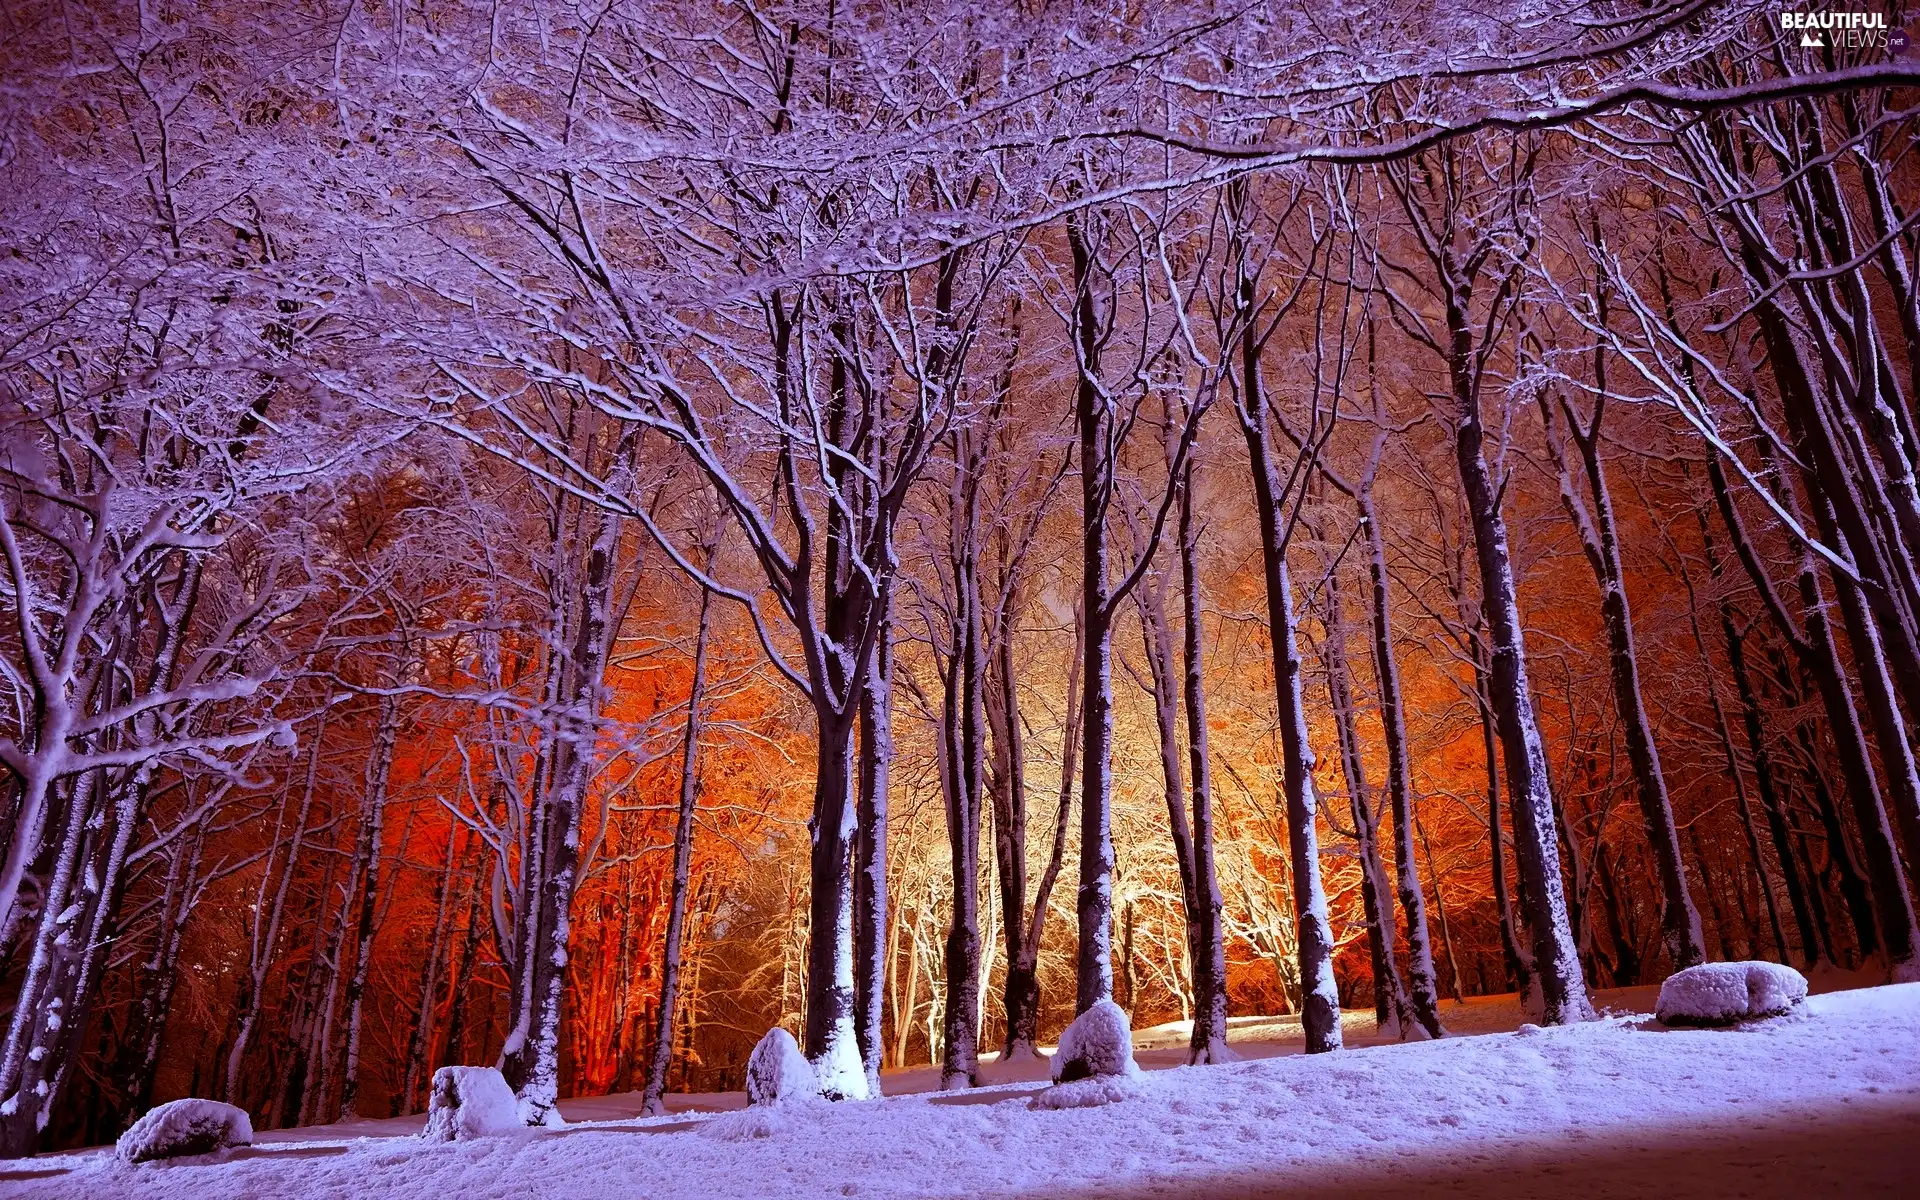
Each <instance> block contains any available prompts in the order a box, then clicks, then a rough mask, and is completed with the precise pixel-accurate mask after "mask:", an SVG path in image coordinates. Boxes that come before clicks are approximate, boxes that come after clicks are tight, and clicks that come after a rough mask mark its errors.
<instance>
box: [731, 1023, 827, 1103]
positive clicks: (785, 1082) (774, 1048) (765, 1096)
mask: <svg viewBox="0 0 1920 1200" xmlns="http://www.w3.org/2000/svg"><path fill="white" fill-rule="evenodd" d="M819 1098H820V1081H819V1079H817V1078H816V1077H815V1076H814V1073H813V1064H812V1063H809V1062H808V1061H807V1056H806V1055H804V1054H802V1053H800V1045H799V1043H797V1042H795V1041H794V1040H793V1035H792V1034H790V1033H788V1032H787V1031H786V1030H784V1029H781V1028H779V1027H778V1026H776V1027H774V1028H772V1029H769V1030H767V1035H766V1036H765V1037H763V1038H761V1039H760V1043H759V1045H757V1046H755V1047H754V1048H753V1054H752V1055H751V1056H749V1057H748V1059H747V1100H748V1101H749V1102H750V1103H753V1104H792V1103H795V1102H796V1101H801V1102H804V1101H807V1100H817V1099H819Z"/></svg>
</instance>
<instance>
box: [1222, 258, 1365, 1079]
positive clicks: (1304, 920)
mask: <svg viewBox="0 0 1920 1200" xmlns="http://www.w3.org/2000/svg"><path fill="white" fill-rule="evenodd" d="M1236 303H1237V305H1238V311H1239V313H1240V317H1239V326H1240V329H1241V333H1240V339H1239V349H1240V364H1239V365H1240V376H1241V395H1240V399H1239V405H1240V408H1239V414H1238V415H1239V417H1240V428H1241V432H1242V433H1244V434H1245V435H1246V439H1247V460H1248V464H1249V466H1250V467H1251V469H1252V472H1253V492H1254V505H1255V509H1256V512H1257V513H1258V515H1259V519H1260V559H1261V566H1262V569H1263V571H1264V574H1265V582H1266V593H1267V627H1268V632H1269V637H1270V640H1271V642H1272V644H1273V687H1274V703H1275V709H1276V716H1277V719H1278V721H1279V726H1280V747H1281V758H1282V761H1283V764H1284V773H1285V791H1286V817H1287V862H1288V866H1289V868H1290V870H1291V873H1292V876H1293V909H1294V930H1295V936H1296V938H1297V954H1298V958H1299V962H1300V991H1301V1000H1300V1005H1301V1013H1300V1024H1301V1028H1302V1030H1303V1031H1304V1033H1305V1035H1306V1048H1307V1053H1309V1054H1316V1053H1320V1052H1322V1051H1327V1050H1338V1049H1339V1048H1340V994H1339V991H1338V988H1337V987H1336V985H1335V982H1334V977H1333V927H1332V924H1331V922H1330V920H1329V918H1328V913H1327V896H1326V889H1325V887H1324V886H1323V884H1322V882H1321V877H1320V846H1319V834H1318V832H1317V831H1316V829H1315V827H1314V814H1315V811H1316V810H1317V809H1318V808H1319V804H1318V802H1317V801H1316V799H1315V797H1314V794H1313V751H1312V749H1311V748H1310V747H1309V746H1308V738H1307V714H1306V705H1305V703H1304V701H1303V699H1302V697H1301V672H1302V663H1301V661H1300V648H1299V642H1298V638H1297V637H1296V635H1295V623H1294V610H1293V582H1292V580H1291V578H1290V577H1289V576H1288V574H1287V537H1286V534H1285V533H1284V532H1283V531H1282V527H1281V512H1280V502H1281V497H1280V496H1279V494H1278V489H1277V486H1276V484H1277V479H1276V476H1275V469H1274V462H1273V455H1272V450H1271V446H1270V441H1269V435H1268V431H1267V422H1268V415H1267V401H1266V395H1265V391H1264V388H1263V385H1262V382H1261V379H1260V343H1259V341H1258V340H1257V334H1256V331H1255V328H1254V325H1255V321H1254V319H1253V316H1254V313H1255V311H1256V299H1255V290H1254V280H1253V276H1252V275H1251V274H1250V273H1249V272H1248V270H1247V268H1246V266H1245V265H1244V264H1243V265H1242V267H1241V268H1240V280H1239V288H1238V293H1237V296H1236Z"/></svg>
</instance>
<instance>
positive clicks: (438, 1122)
mask: <svg viewBox="0 0 1920 1200" xmlns="http://www.w3.org/2000/svg"><path fill="white" fill-rule="evenodd" d="M524 1128H526V1125H525V1123H524V1122H523V1121H522V1120H521V1119H520V1101H519V1100H518V1099H516V1098H515V1097H514V1094H513V1089H512V1088H510V1087H508V1086H507V1080H506V1076H504V1075H502V1074H500V1072H498V1071H496V1070H494V1069H493V1068H492V1067H441V1068H440V1069H439V1070H438V1071H435V1072H434V1073H433V1092H432V1094H431V1095H430V1096H429V1098H428V1100H427V1127H426V1128H425V1129H423V1130H421V1131H420V1136H421V1137H423V1138H425V1139H426V1140H427V1141H429V1142H464V1141H466V1140H467V1139H468V1138H478V1137H495V1136H497V1135H499V1134H503V1133H512V1132H514V1131H515V1130H518V1129H524Z"/></svg>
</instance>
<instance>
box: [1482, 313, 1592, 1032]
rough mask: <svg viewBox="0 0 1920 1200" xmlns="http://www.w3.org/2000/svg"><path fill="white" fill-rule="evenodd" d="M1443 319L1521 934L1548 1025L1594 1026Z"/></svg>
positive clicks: (1496, 546) (1516, 627)
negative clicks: (1527, 939)
mask: <svg viewBox="0 0 1920 1200" xmlns="http://www.w3.org/2000/svg"><path fill="white" fill-rule="evenodd" d="M1449 314H1450V316H1449V322H1448V324H1449V327H1450V328H1451V329H1452V330H1453V331H1454V339H1455V340H1454V345H1455V349H1456V354H1455V355H1454V358H1453V362H1452V375H1453V380H1454V399H1455V402H1456V404H1457V405H1458V410H1457V411H1456V413H1455V415H1454V420H1455V430H1454V450H1455V458H1456V460H1457V462H1458V466H1459V470H1460V483H1461V488H1462V490H1463V491H1464V492H1465V495H1466V501H1467V512H1468V515H1469V517H1470V518H1471V520H1472V523H1473V535H1474V552H1475V557H1476V560H1477V562H1478V563H1479V567H1480V589H1481V596H1482V597H1483V599H1482V603H1483V605H1484V608H1485V612H1486V621H1487V630H1488V633H1489V635H1490V636H1491V639H1492V658H1493V662H1492V669H1491V670H1490V671H1489V672H1488V681H1487V682H1488V693H1489V697H1490V699H1491V700H1492V703H1493V712H1494V719H1495V722H1496V724H1497V727H1498V728H1499V731H1500V745H1501V748H1502V750H1503V751H1504V752H1505V758H1506V774H1507V796H1508V798H1509V800H1510V802H1511V804H1512V806H1513V815H1514V830H1513V833H1514V857H1515V858H1516V859H1517V860H1518V862H1519V864H1520V879H1521V899H1522V901H1523V902H1524V903H1525V904H1527V906H1528V907H1529V909H1530V910H1531V911H1530V913H1529V919H1528V921H1527V925H1528V929H1529V932H1531V934H1532V935H1533V962H1534V970H1535V972H1536V975H1537V978H1538V979H1539V982H1540V990H1541V998H1542V1000H1543V1001H1544V1003H1545V1006H1546V1012H1545V1017H1546V1020H1547V1023H1549V1024H1554V1025H1560V1024H1566V1023H1568V1022H1572V1021H1584V1020H1588V1019H1589V1018H1591V1017H1592V1016H1593V1009H1592V1007H1591V1006H1590V1005H1589V1004H1588V1003H1587V994H1586V980H1585V977H1584V976H1583V974H1582V972H1581V969H1580V957H1579V954H1578V953H1577V952H1576V951H1575V949H1574V940H1573V929H1572V926H1571V925H1570V924H1569V923H1568V920H1567V904H1566V894H1565V891H1564V887H1563V884H1562V881H1561V877H1560V851H1559V847H1557V846H1556V845H1555V844H1554V840H1555V839H1554V812H1553V797H1552V795H1551V794H1550V793H1549V791H1548V784H1547V756H1546V750H1545V748H1544V747H1543V746H1542V745H1541V741H1540V727H1539V725H1538V723H1537V722H1536V720H1535V718H1534V713H1533V699H1532V686H1531V684H1530V683H1529V681H1528V679H1527V663H1526V648H1525V646H1524V644H1523V641H1522V636H1521V624H1520V608H1519V602H1518V597H1517V595H1516V592H1515V587H1514V580H1513V562H1512V557H1511V555H1510V554H1509V553H1508V550H1507V523H1506V518H1505V517H1504V516H1502V515H1501V512H1500V499H1499V495H1500V494H1499V490H1498V489H1496V488H1495V487H1494V484H1493V480H1492V478H1491V476H1490V474H1489V473H1488V470H1487V462H1486V458H1485V457H1484V455H1483V454H1482V451H1481V441H1482V437H1483V433H1482V429H1481V424H1480V411H1479V400H1478V398H1477V396H1475V395H1474V392H1473V388H1472V385H1471V383H1470V381H1469V376H1468V371H1469V367H1468V365H1467V359H1468V357H1469V355H1470V354H1471V350H1470V345H1471V342H1470V338H1471V336H1472V335H1471V333H1470V329H1469V326H1468V324H1467V321H1466V314H1465V313H1464V311H1461V310H1460V309H1459V308H1458V307H1457V306H1453V305H1450V306H1449Z"/></svg>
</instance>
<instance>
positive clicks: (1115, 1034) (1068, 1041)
mask: <svg viewBox="0 0 1920 1200" xmlns="http://www.w3.org/2000/svg"><path fill="white" fill-rule="evenodd" d="M1138 1074H1140V1068H1139V1067H1138V1066H1137V1065H1135V1063H1134V1061H1133V1025H1132V1022H1131V1020H1130V1019H1129V1018H1128V1016H1127V1012H1126V1010H1125V1009H1123V1008H1121V1007H1120V1006H1119V1005H1118V1004H1115V1003H1114V1002H1113V1001H1111V1000H1101V1001H1098V1002H1097V1003H1095V1004H1094V1006H1093V1007H1092V1008H1089V1009H1088V1010H1087V1011H1085V1012H1083V1013H1081V1014H1080V1015H1079V1016H1077V1017H1075V1018H1074V1019H1073V1023H1072V1024H1071V1025H1068V1026H1067V1028H1066V1031H1065V1032H1064V1033H1062V1034H1061V1035H1060V1049H1059V1050H1058V1051H1057V1052H1056V1053H1055V1054H1054V1056H1053V1081H1054V1082H1055V1083H1072V1082H1073V1081H1074V1080H1076V1079H1097V1078H1102V1077H1108V1076H1120V1077H1123V1078H1132V1077H1133V1076H1136V1075H1138Z"/></svg>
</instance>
